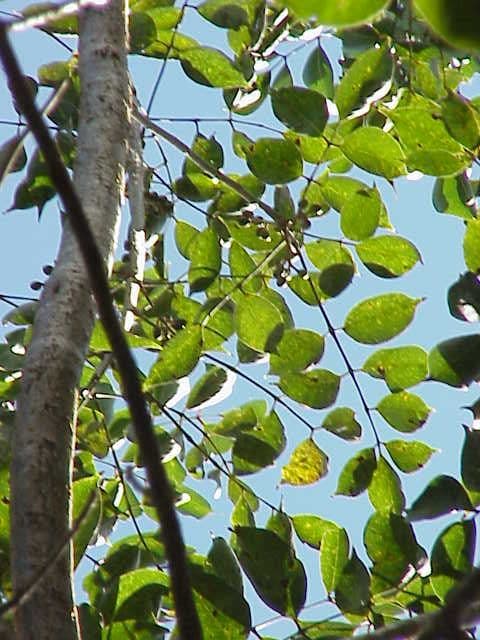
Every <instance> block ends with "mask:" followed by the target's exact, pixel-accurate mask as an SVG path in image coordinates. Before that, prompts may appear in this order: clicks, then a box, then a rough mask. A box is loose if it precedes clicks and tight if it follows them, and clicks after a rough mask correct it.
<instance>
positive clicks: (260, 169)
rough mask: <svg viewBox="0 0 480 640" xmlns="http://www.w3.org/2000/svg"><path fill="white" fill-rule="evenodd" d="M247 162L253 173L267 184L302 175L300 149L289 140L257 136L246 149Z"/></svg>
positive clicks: (279, 182) (285, 181) (283, 182)
mask: <svg viewBox="0 0 480 640" xmlns="http://www.w3.org/2000/svg"><path fill="white" fill-rule="evenodd" d="M247 164H248V168H249V169H250V171H251V172H252V173H253V175H255V176H257V178H259V179H260V180H261V181H262V182H266V183H267V184H285V183H287V182H291V181H292V180H296V179H297V178H299V177H300V176H301V175H302V171H303V161H302V156H301V155H300V151H299V150H298V148H297V147H296V145H295V144H294V143H293V142H291V140H282V139H280V138H259V139H258V140H257V141H256V142H255V143H254V144H253V145H252V146H251V148H250V149H248V150H247Z"/></svg>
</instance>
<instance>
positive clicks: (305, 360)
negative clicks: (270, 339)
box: [269, 329, 325, 375]
mask: <svg viewBox="0 0 480 640" xmlns="http://www.w3.org/2000/svg"><path fill="white" fill-rule="evenodd" d="M324 342H325V341H324V339H323V336H321V335H320V334H319V333H315V332H314V331H310V330H309V329H287V330H286V331H284V333H283V336H282V339H281V340H280V342H279V343H278V344H277V348H276V351H275V353H271V354H270V371H269V373H273V374H277V375H283V374H285V373H287V372H288V373H292V372H298V371H303V370H304V369H306V368H307V367H309V366H310V365H311V364H316V363H317V362H318V361H319V360H320V359H321V357H322V355H323V349H324Z"/></svg>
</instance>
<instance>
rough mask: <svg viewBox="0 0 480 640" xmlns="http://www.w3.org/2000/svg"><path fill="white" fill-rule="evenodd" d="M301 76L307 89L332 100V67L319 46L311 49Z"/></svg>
mask: <svg viewBox="0 0 480 640" xmlns="http://www.w3.org/2000/svg"><path fill="white" fill-rule="evenodd" d="M302 78H303V81H304V83H305V85H306V86H307V87H308V88H309V89H313V90H314V91H318V92H319V93H321V94H322V95H324V96H325V97H326V98H330V100H333V92H334V84H333V69H332V65H331V64H330V60H329V59H328V56H327V54H326V53H325V51H324V50H323V48H322V47H321V46H320V44H317V46H316V47H315V48H314V49H312V51H311V53H310V55H309V56H308V58H307V61H306V63H305V66H304V68H303V73H302Z"/></svg>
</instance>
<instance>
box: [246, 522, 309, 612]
mask: <svg viewBox="0 0 480 640" xmlns="http://www.w3.org/2000/svg"><path fill="white" fill-rule="evenodd" d="M235 541H236V542H235V547H234V551H235V553H236V555H237V557H238V559H239V562H240V564H241V566H242V569H243V570H244V571H245V573H246V574H247V576H248V578H249V580H250V582H251V583H252V585H253V587H254V589H255V591H256V592H257V594H258V595H259V597H260V598H261V599H262V600H263V601H264V602H265V603H266V604H267V605H268V606H269V607H270V608H272V609H273V610H274V611H278V613H282V614H285V613H287V612H288V611H292V610H293V612H294V614H295V615H296V614H297V613H298V611H300V609H301V608H302V607H303V604H304V602H305V596H306V591H305V586H306V579H305V574H304V572H303V575H302V569H303V567H302V566H301V565H299V561H298V560H296V558H295V556H294V553H293V549H292V547H291V545H290V544H287V543H286V542H285V541H284V540H282V539H281V538H280V537H279V536H278V535H276V534H275V533H273V532H272V531H269V530H268V529H257V528H254V527H235ZM299 578H300V582H301V583H302V585H303V593H302V589H300V590H298V587H297V585H296V583H297V582H298V580H299ZM302 585H301V586H302ZM299 591H300V593H299ZM293 595H295V596H296V597H295V598H293V597H292V596H293Z"/></svg>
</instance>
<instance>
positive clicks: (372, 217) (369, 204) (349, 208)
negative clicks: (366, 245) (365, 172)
mask: <svg viewBox="0 0 480 640" xmlns="http://www.w3.org/2000/svg"><path fill="white" fill-rule="evenodd" d="M381 210H382V201H381V199H380V196H379V193H378V190H377V189H362V190H360V191H357V192H356V193H354V194H353V195H352V197H351V198H349V199H348V200H347V202H346V203H345V204H344V205H343V207H342V210H341V214H340V227H341V229H342V231H343V233H344V234H345V235H346V236H347V238H350V239H351V240H364V239H365V238H368V237H369V236H371V235H372V234H373V233H375V231H376V229H377V227H378V223H379V221H380V213H381Z"/></svg>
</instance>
